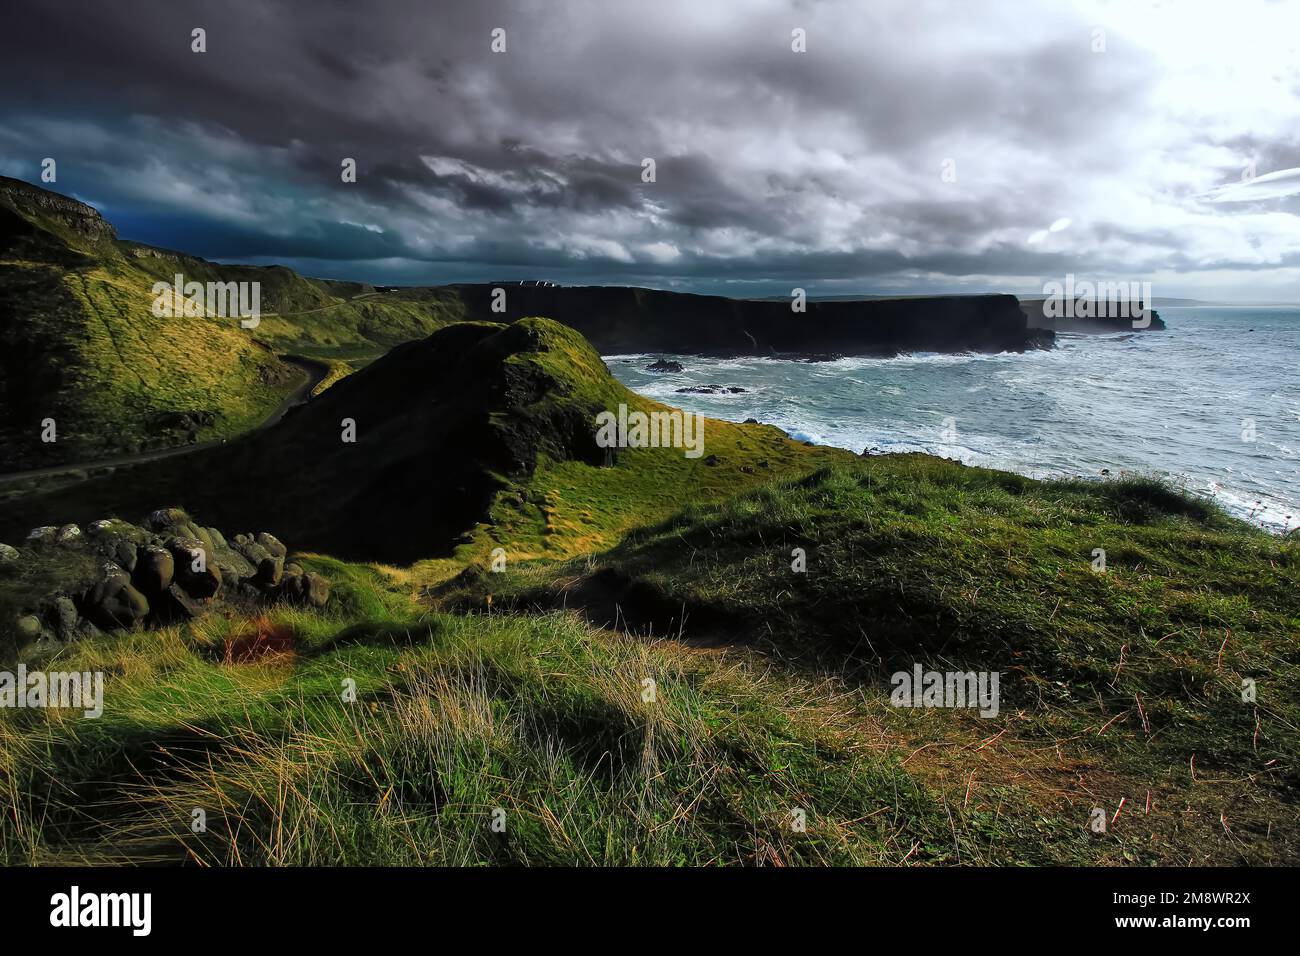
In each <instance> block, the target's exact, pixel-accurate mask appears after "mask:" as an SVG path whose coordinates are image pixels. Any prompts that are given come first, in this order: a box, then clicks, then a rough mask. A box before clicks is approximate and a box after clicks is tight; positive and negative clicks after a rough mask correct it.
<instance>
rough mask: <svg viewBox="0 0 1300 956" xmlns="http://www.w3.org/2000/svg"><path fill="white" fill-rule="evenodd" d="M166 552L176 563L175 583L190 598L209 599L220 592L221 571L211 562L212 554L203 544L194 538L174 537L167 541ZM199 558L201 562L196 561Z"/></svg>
mask: <svg viewBox="0 0 1300 956" xmlns="http://www.w3.org/2000/svg"><path fill="white" fill-rule="evenodd" d="M167 550H168V551H170V552H171V555H172V558H173V559H174V560H175V562H176V583H177V584H179V585H180V586H181V587H182V588H184V589H185V590H186V592H188V593H189V595H190V597H195V598H200V599H204V598H210V597H213V596H215V595H216V593H217V592H218V591H219V590H221V580H222V578H221V569H220V568H219V567H217V565H216V564H214V563H213V562H212V554H211V552H210V550H209V549H208V548H207V547H206V546H205V545H204V544H203V542H201V541H199V540H198V539H196V538H185V537H175V538H171V539H169V540H168V542H167ZM200 556H202V560H201V561H199V560H197V559H198V558H199V557H200ZM196 564H197V565H198V567H195V565H196Z"/></svg>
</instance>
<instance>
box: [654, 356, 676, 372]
mask: <svg viewBox="0 0 1300 956" xmlns="http://www.w3.org/2000/svg"><path fill="white" fill-rule="evenodd" d="M645 370H646V371H647V372H680V371H681V370H682V363H681V362H672V361H669V360H668V359H662V358H661V359H660V360H659V361H657V362H655V363H653V364H651V365H647V366H646V367H645Z"/></svg>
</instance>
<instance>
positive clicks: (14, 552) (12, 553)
mask: <svg viewBox="0 0 1300 956" xmlns="http://www.w3.org/2000/svg"><path fill="white" fill-rule="evenodd" d="M19 557H20V555H19V553H18V549H17V548H11V547H10V546H9V545H7V544H0V564H17V563H18V558H19Z"/></svg>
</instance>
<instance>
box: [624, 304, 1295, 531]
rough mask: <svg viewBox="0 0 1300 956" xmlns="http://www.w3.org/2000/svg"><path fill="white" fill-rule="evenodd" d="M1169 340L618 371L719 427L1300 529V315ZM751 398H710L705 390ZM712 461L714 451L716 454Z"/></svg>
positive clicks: (1178, 313) (1207, 313) (1172, 315)
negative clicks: (1205, 506) (1147, 489)
mask: <svg viewBox="0 0 1300 956" xmlns="http://www.w3.org/2000/svg"><path fill="white" fill-rule="evenodd" d="M1159 312H1160V315H1161V317H1162V318H1163V319H1164V320H1165V322H1166V323H1167V325H1168V329H1167V330H1165V331H1161V332H1136V333H1120V334H1113V335H1073V334H1063V335H1060V336H1058V339H1057V347H1056V348H1055V349H1053V350H1051V351H1041V352H1026V353H1019V354H1017V353H1002V354H999V355H936V354H932V353H925V354H914V355H906V356H899V357H897V358H892V359H870V358H844V359H839V360H837V361H833V362H819V363H809V362H795V361H784V360H771V359H760V358H741V359H706V358H699V357H696V356H667V357H668V358H675V359H676V360H677V361H679V362H681V363H682V365H683V366H685V368H684V370H683V371H682V372H680V373H665V374H659V373H654V372H647V371H645V367H646V366H647V365H649V364H650V363H651V362H652V361H654V359H656V358H658V357H660V356H659V355H657V354H656V355H614V356H607V357H606V362H607V364H608V365H609V367H610V370H611V371H612V372H613V373H614V375H615V376H616V377H617V378H618V379H619V380H620V381H621V382H623V383H624V384H625V385H627V386H628V387H630V388H632V389H633V390H634V391H637V392H639V393H641V394H643V395H647V396H650V397H652V398H655V399H658V400H660V401H663V402H666V403H668V404H671V405H676V406H678V407H681V408H684V409H687V410H688V411H698V412H703V413H704V414H706V415H709V416H712V417H714V418H723V419H727V420H730V421H743V420H745V419H746V418H757V419H758V420H759V421H763V422H770V423H772V424H774V425H779V426H780V427H781V428H784V429H785V430H786V431H788V432H790V433H791V434H792V435H793V436H794V437H796V438H799V439H803V440H807V441H813V442H817V443H820V444H830V445H838V446H840V447H843V448H849V449H852V450H853V451H862V450H863V449H866V448H875V449H877V450H878V451H880V452H896V451H925V452H930V453H932V454H936V455H941V456H944V457H947V458H956V459H959V460H961V461H964V462H966V463H967V464H973V465H984V466H987V467H992V468H1002V469H1006V470H1010V471H1017V472H1020V473H1022V474H1027V475H1032V476H1035V477H1046V476H1057V475H1087V476H1099V475H1101V473H1102V471H1103V469H1106V470H1108V471H1109V473H1110V474H1111V475H1112V476H1114V475H1119V474H1121V473H1137V474H1143V475H1153V474H1154V475H1162V476H1166V477H1169V478H1172V479H1173V480H1174V481H1176V482H1177V483H1179V484H1180V485H1181V486H1183V487H1184V488H1186V489H1187V490H1189V491H1193V492H1196V493H1200V494H1205V495H1209V496H1212V497H1214V498H1215V499H1217V500H1218V501H1219V502H1220V503H1221V504H1222V505H1223V506H1224V507H1225V508H1227V509H1228V510H1229V511H1231V512H1232V513H1234V514H1236V515H1238V516H1240V517H1242V518H1246V519H1248V520H1250V521H1252V522H1254V523H1256V524H1259V525H1262V526H1264V527H1268V528H1270V529H1271V530H1285V529H1288V528H1294V527H1296V526H1297V525H1300V308H1218V307H1214V308H1211V307H1197V308H1162V309H1160V310H1159ZM699 385H720V386H737V387H740V388H743V389H745V391H744V392H742V393H735V394H721V395H701V394H689V393H681V392H678V391H677V390H678V389H680V388H684V387H689V386H699ZM706 452H707V449H706Z"/></svg>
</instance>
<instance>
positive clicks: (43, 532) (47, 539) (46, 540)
mask: <svg viewBox="0 0 1300 956" xmlns="http://www.w3.org/2000/svg"><path fill="white" fill-rule="evenodd" d="M58 534H59V529H58V528H56V527H54V526H53V525H42V526H41V527H39V528H33V529H32V530H31V531H29V532H27V543H28V544H30V545H32V546H33V547H38V546H40V545H45V544H53V543H54V539H55V538H56V537H58Z"/></svg>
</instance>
